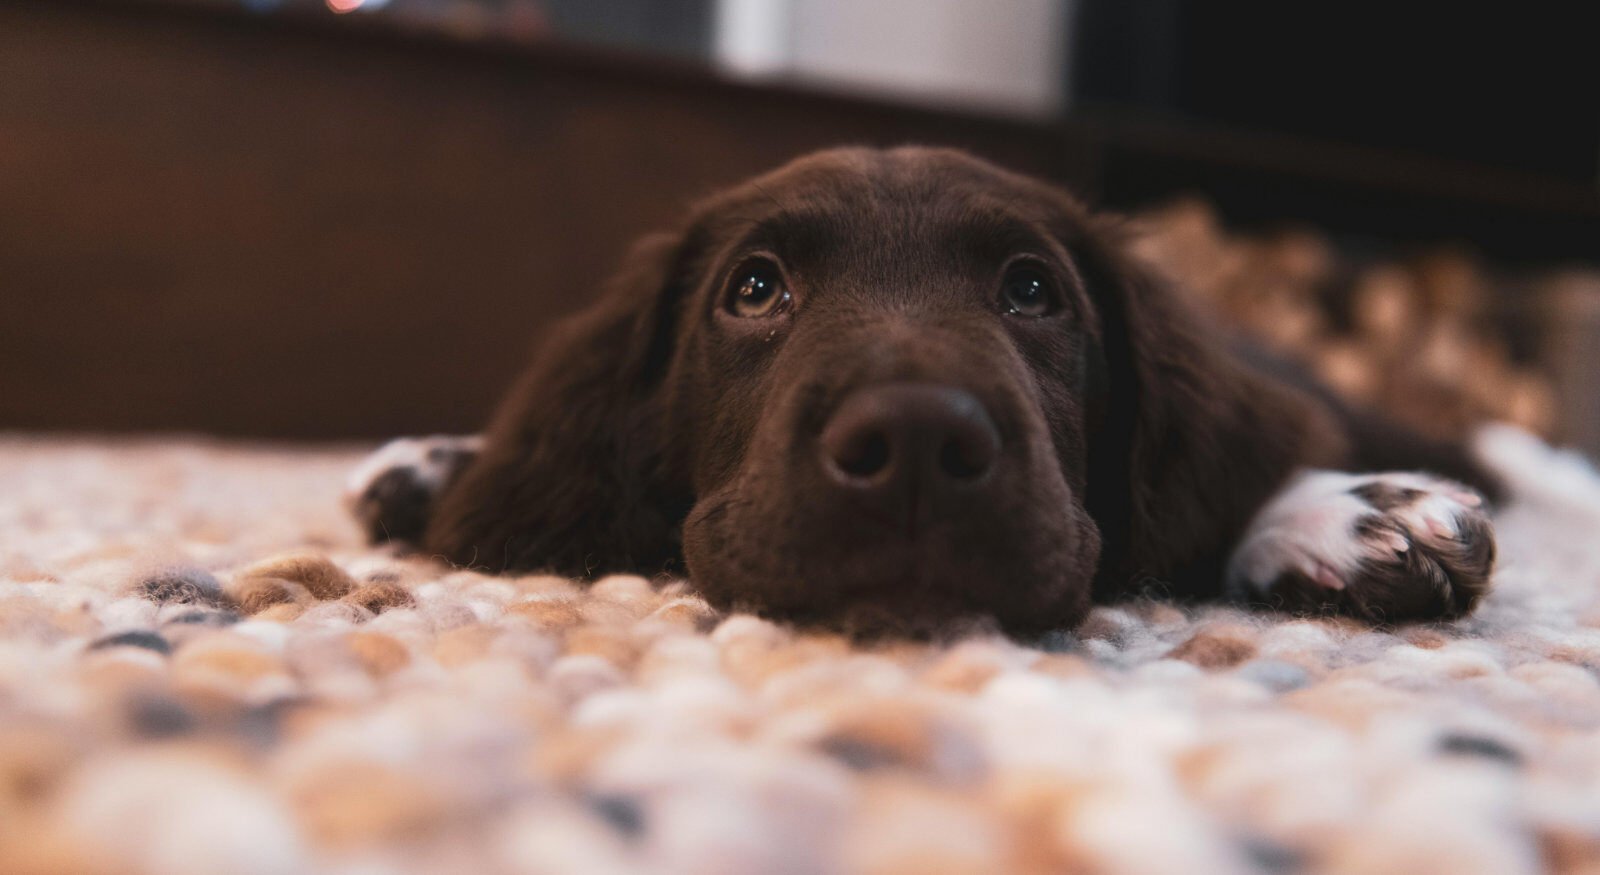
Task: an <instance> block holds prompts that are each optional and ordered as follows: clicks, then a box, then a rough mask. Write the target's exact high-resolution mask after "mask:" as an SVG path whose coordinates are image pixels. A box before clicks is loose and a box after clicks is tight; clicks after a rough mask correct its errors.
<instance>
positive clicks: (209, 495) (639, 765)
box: [0, 433, 1600, 875]
mask: <svg viewBox="0 0 1600 875" xmlns="http://www.w3.org/2000/svg"><path fill="white" fill-rule="evenodd" d="M1491 443H1492V444H1493V447H1494V453H1495V456H1496V458H1497V459H1499V460H1500V462H1501V464H1502V466H1509V468H1510V470H1509V474H1510V475H1511V477H1512V479H1513V480H1514V482H1515V483H1516V484H1517V486H1518V489H1519V499H1518V501H1517V503H1516V504H1514V505H1513V506H1512V507H1510V508H1509V509H1507V510H1506V511H1505V512H1504V513H1503V514H1502V516H1501V519H1500V523H1499V524H1500V533H1501V545H1502V557H1503V558H1502V563H1501V570H1500V572H1499V574H1498V575H1497V578H1498V588H1497V590H1496V591H1495V593H1494V594H1493V595H1492V596H1491V597H1490V598H1489V599H1488V601H1487V603H1486V604H1485V605H1484V607H1483V609H1482V610H1480V611H1479V613H1478V614H1477V615H1476V616H1475V617H1473V618H1471V619H1470V620H1468V621H1466V622H1462V623H1460V624H1456V625H1449V626H1418V627H1406V628H1399V629H1392V630H1374V629H1371V628H1367V627H1364V626H1361V625H1358V624H1354V623H1348V622H1340V621H1330V620H1315V619H1299V618H1293V617H1283V616H1262V615H1251V614H1247V613H1243V612H1239V611H1236V610H1233V609H1230V608H1225V607H1214V606H1213V607H1202V608H1196V609H1189V608H1180V607H1175V606H1172V605H1168V604H1160V603H1135V604H1130V605H1124V606H1118V607H1114V608H1102V609H1099V610H1097V611H1096V612H1095V614H1094V615H1093V617H1092V619H1091V620H1090V622H1089V623H1088V625H1087V626H1086V627H1085V628H1083V629H1082V630H1080V631H1079V633H1078V634H1076V635H1060V636H1055V637H1052V638H1050V639H1047V640H1045V641H1043V642H1034V645H1037V646H1025V645H1022V644H1019V643H1015V642H1011V641H1007V640H1005V639H1003V638H999V637H995V636H992V635H985V634H973V635H969V636H967V637H964V638H961V639H960V640H956V641H952V642H949V643H945V644H940V645H923V644H881V645H876V646H870V647H867V646H852V645H850V644H848V643H847V642H845V641H843V640H841V639H838V638H836V637H830V636H826V635H814V634H797V633H795V632H793V631H791V630H789V629H785V628H783V627H780V626H777V625H773V624H770V623H767V622H763V621H761V620H758V619H755V618H753V617H749V616H732V617H719V616H717V615H716V614H715V613H714V612H712V611H711V610H709V609H708V608H707V607H706V606H705V605H704V604H703V603H701V602H700V601H698V600H697V599H695V598H694V597H693V596H692V595H690V594H689V593H688V591H687V589H686V588H685V587H684V586H683V585H682V584H679V583H669V584H666V585H662V586H657V587H652V585H651V584H650V583H647V582H646V581H644V580H641V579H637V578H610V579H607V580H603V581H601V582H599V583H598V584H596V585H594V586H593V587H591V588H589V589H587V590H583V589H579V588H578V587H576V586H574V585H573V584H571V583H569V582H567V581H563V580H559V579H552V578H548V577H523V578H515V579H499V578H492V577H484V576H480V575H478V574H474V573H469V572H464V571H457V570H453V569H451V568H448V567H445V566H442V565H438V564H434V563H430V562H427V561H421V560H402V559H397V558H395V557H394V556H393V555H391V554H390V553H388V552H386V551H384V550H379V549H369V548H365V547H363V546H361V545H360V544H359V542H358V541H357V539H356V533H355V531H354V528H353V526H351V525H350V524H349V523H347V522H346V521H345V519H344V517H343V515H342V513H341V511H340V508H339V506H338V501H337V493H338V490H339V487H340V485H341V482H342V479H343V475H344V473H345V471H346V469H347V468H348V467H349V466H351V465H352V464H353V463H354V462H355V461H356V459H357V457H358V453H357V452H356V451H348V452H347V451H328V450H304V449H290V448H249V447H239V446H230V445H219V444H211V443H201V442H185V441H173V442H159V443H151V442H145V443H106V442H93V441H63V440H59V439H58V440H50V441H45V440H37V439H29V438H25V437H12V438H3V439H0V872H5V873H11V875H22V873H45V872H50V873H58V872H91V873H99V872H104V873H113V872H115V873H122V872H140V873H163V875H183V873H199V872H227V873H257V872H259V873H278V872H285V873H287V872H344V873H362V875H366V873H387V872H457V871H459V872H474V873H496V872H552V873H607V872H632V871H642V872H677V873H761V872H780V873H811V872H822V873H825V872H846V871H851V872H875V873H941V872H1234V871H1238V872H1296V871H1304V872H1320V871H1328V872H1357V871H1360V872H1397V873H1399V872H1405V873H1431V872H1438V873H1472V872H1496V873H1515V872H1524V871H1536V870H1538V869H1541V868H1551V869H1557V870H1561V871H1573V872H1575V871H1580V870H1582V871H1600V868H1595V867H1600V685H1597V683H1596V672H1597V671H1600V481H1597V479H1596V477H1595V476H1594V475H1593V474H1592V473H1590V472H1589V470H1588V469H1587V468H1586V467H1584V466H1583V465H1582V464H1581V463H1579V462H1576V461H1575V460H1572V459H1569V458H1566V457H1563V456H1560V455H1556V454H1552V453H1549V452H1547V451H1545V450H1543V449H1542V448H1541V447H1539V446H1537V445H1534V444H1531V443H1529V442H1528V441H1525V440H1523V439H1522V438H1520V436H1518V435H1516V434H1511V433H1498V434H1496V435H1495V436H1494V437H1493V438H1492V441H1491ZM1585 867H1589V868H1588V869H1586V868H1585Z"/></svg>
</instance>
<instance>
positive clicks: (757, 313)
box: [727, 258, 793, 319]
mask: <svg viewBox="0 0 1600 875" xmlns="http://www.w3.org/2000/svg"><path fill="white" fill-rule="evenodd" d="M728 286H729V287H728V303H727V309H728V312H729V313H732V314H733V315H735V316H739V317H742V318H745V319H760V318H763V317H766V316H775V315H777V314H779V313H782V312H783V311H784V310H787V309H788V308H789V305H790V304H791V303H792V302H793V298H792V297H791V296H790V294H789V287H788V286H787V285H785V284H784V281H783V271H781V270H779V269H778V266H777V265H776V264H774V263H773V262H771V261H770V260H768V259H765V258H752V259H750V260H749V261H747V262H745V263H744V264H742V265H740V266H739V269H738V270H736V271H734V272H733V278H732V280H731V281H730V282H729V284H728Z"/></svg>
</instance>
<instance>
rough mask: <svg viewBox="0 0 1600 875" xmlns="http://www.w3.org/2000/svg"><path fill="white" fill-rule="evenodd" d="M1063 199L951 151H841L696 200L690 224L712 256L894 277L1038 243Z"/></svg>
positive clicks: (1061, 212) (1048, 241) (982, 261)
mask: <svg viewBox="0 0 1600 875" xmlns="http://www.w3.org/2000/svg"><path fill="white" fill-rule="evenodd" d="M1071 206H1072V204H1071V203H1070V202H1067V201H1063V200H1062V199H1061V198H1059V197H1052V192H1051V190H1049V189H1048V188H1047V187H1045V186H1044V185H1043V184H1041V183H1039V182H1036V181H1034V180H1031V179H1028V178H1026V177H1023V176H1018V175H1015V174H1012V173H1009V172H1006V171H1004V170H1001V169H1000V168H997V167H995V166H994V165H991V164H988V163H987V162H983V161H980V160H978V159H976V158H973V157H971V156H969V155H966V154H965V153H961V152H956V151H952V150H941V149H926V148H901V149H893V150H875V149H841V150H831V151H828V152H822V153H817V154H814V155H811V156H808V157H806V158H803V159H800V160H798V161H795V162H792V163H790V164H789V165H786V166H784V167H782V168H779V169H778V170H776V171H773V172H771V173H768V174H766V175H764V176H761V177H758V178H756V179H754V180H751V181H750V182H748V183H745V184H744V185H741V186H738V187H736V188H734V189H732V190H729V191H727V192H725V193H724V194H723V195H721V196H720V197H718V198H715V199H713V200H712V201H710V202H708V203H706V204H703V205H702V209H703V212H702V220H703V221H705V222H706V223H708V224H709V225H710V226H711V227H712V228H714V229H717V231H718V232H719V233H717V236H718V237H720V238H721V240H722V244H723V247H726V248H725V250H724V251H728V250H733V251H737V250H739V249H765V250H770V251H772V252H774V253H775V254H777V255H778V256H779V257H781V258H784V259H787V260H789V261H790V266H791V267H798V268H809V269H810V270H811V271H812V272H813V274H814V275H815V274H834V275H838V274H841V273H860V272H862V271H871V272H874V273H882V272H886V271H892V272H894V273H896V274H902V275H903V274H904V272H905V271H906V270H908V269H914V268H920V269H924V270H942V271H945V272H949V271H951V270H960V269H961V268H963V267H972V266H978V265H983V266H986V269H987V267H988V266H992V263H993V261H994V260H996V259H999V258H1004V257H1005V256H1006V255H1007V254H1008V253H1010V252H1015V251H1017V250H1022V249H1026V250H1040V249H1050V248H1052V247H1053V246H1054V245H1055V241H1054V236H1053V234H1052V229H1053V228H1055V227H1057V226H1059V225H1060V223H1061V222H1063V221H1067V222H1070V221H1071V220H1072V219H1073V215H1072V211H1071V210H1070V209H1064V207H1067V208H1070V207H1071ZM723 247H719V248H723Z"/></svg>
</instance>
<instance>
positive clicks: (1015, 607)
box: [684, 500, 1099, 637]
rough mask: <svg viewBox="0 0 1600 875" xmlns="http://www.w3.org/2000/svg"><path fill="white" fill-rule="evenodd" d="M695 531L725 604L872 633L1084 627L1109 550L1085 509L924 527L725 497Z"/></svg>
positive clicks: (701, 513)
mask: <svg viewBox="0 0 1600 875" xmlns="http://www.w3.org/2000/svg"><path fill="white" fill-rule="evenodd" d="M684 533H685V554H686V557H687V558H688V561H689V570H690V576H691V579H692V580H693V581H694V583H695V585H696V586H697V588H698V589H700V590H701V592H702V593H703V594H704V595H705V596H706V597H707V598H708V599H709V600H711V601H712V602H713V603H716V604H718V605H719V606H720V607H723V608H725V609H733V610H750V611H753V612H755V613H759V614H761V615H764V616H768V617H771V618H774V619H781V620H786V621H791V622H796V623H799V624H803V625H814V626H823V627H828V628H832V629H838V630H843V631H846V632H850V633H853V634H858V635H871V636H876V635H908V636H913V637H927V636H929V635H936V634H942V633H943V632H948V631H949V630H951V629H964V628H972V627H973V626H974V625H976V626H977V627H980V628H992V627H999V628H1003V629H1005V630H1006V631H1009V632H1013V633H1019V634H1020V633H1030V632H1044V631H1048V630H1051V629H1059V628H1067V627H1071V626H1074V625H1076V624H1077V622H1078V621H1079V620H1081V618H1082V616H1083V614H1084V613H1085V612H1086V611H1087V610H1088V598H1089V590H1090V585H1091V578H1092V575H1093V572H1094V565H1095V561H1096V560H1097V558H1098V554H1099V535H1098V531H1097V530H1095V529H1094V528H1093V526H1092V525H1090V524H1088V522H1087V517H1086V516H1084V515H1083V514H1082V513H1081V512H1079V511H1077V510H1076V508H1073V507H1064V509H1063V510H1062V511H1061V512H1058V513H1057V514H1055V515H1053V516H1050V515H1043V518H1042V519H1040V520H1039V522H1038V523H1037V524H1036V525H1033V526H1019V525H1015V524H1014V523H1013V522H1011V520H1010V518H1009V515H1007V514H1004V513H974V514H966V515H962V516H958V517H957V518H954V519H951V518H947V517H938V518H934V519H932V520H931V521H928V522H925V523H924V524H923V525H922V526H921V527H919V528H916V529H914V530H913V529H908V528H906V527H905V526H903V525H900V524H895V525H885V524H880V523H877V522H873V521H872V520H871V519H870V518H864V517H860V516H857V515H853V514H847V515H844V516H843V517H840V516H838V515H837V514H830V513H829V512H828V511H827V510H826V509H819V508H816V507H807V506H805V505H804V504H803V503H799V502H797V503H794V504H790V505H788V506H787V507H783V508H781V509H778V510H777V511H776V512H774V513H771V514H767V513H765V512H764V508H763V507H762V506H761V503H759V502H755V503H752V502H747V501H742V500H741V501H733V502H719V501H715V500H713V501H711V502H702V503H701V504H700V505H697V507H696V509H695V512H694V513H692V514H691V515H690V519H689V520H688V522H687V523H686V525H685V529H684Z"/></svg>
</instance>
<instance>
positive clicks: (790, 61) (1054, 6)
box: [716, 0, 1071, 115]
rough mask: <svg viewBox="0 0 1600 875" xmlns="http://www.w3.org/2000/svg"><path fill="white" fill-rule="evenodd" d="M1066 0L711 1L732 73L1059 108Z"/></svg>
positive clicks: (1040, 110) (984, 104)
mask: <svg viewBox="0 0 1600 875" xmlns="http://www.w3.org/2000/svg"><path fill="white" fill-rule="evenodd" d="M1070 10H1071V3H1070V0H719V3H718V10H717V12H718V14H717V34H716V56H717V59H718V61H719V62H720V63H721V64H722V65H723V67H724V68H725V69H727V70H729V71H730V72H732V73H734V74H736V75H743V76H750V77H769V78H780V79H781V78H787V79H794V80H798V81H803V82H808V83H815V84H822V85H827V86H831V87H837V88H842V89H846V90H852V91H858V92H864V93H869V94H878V95H890V96H895V97H900V98H907V99H910V100H913V101H917V102H923V103H934V104H942V105H951V104H954V105H961V106H966V107H972V108H977V109H984V110H989V111H992V112H999V113H1006V114H1020V115H1045V114H1049V113H1051V112H1054V111H1055V110H1057V109H1059V108H1060V107H1061V104H1062V101H1063V99H1064V97H1063V95H1064V92H1065V84H1066V83H1065V75H1064V71H1063V65H1064V59H1063V52H1064V48H1065V45H1066V42H1067V39H1066V27H1067V26H1068V22H1069V21H1070Z"/></svg>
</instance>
